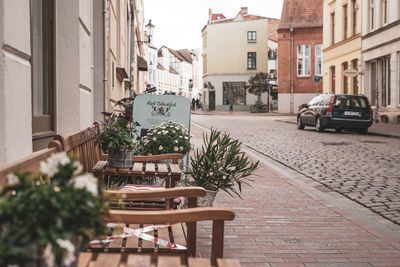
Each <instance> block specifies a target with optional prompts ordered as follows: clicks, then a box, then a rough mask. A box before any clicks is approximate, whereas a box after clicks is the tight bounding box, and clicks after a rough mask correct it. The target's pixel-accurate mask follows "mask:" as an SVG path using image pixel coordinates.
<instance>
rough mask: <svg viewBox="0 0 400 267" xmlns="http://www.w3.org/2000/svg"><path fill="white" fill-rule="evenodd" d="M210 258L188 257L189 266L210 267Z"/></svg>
mask: <svg viewBox="0 0 400 267" xmlns="http://www.w3.org/2000/svg"><path fill="white" fill-rule="evenodd" d="M210 266H211V262H210V259H205V258H188V267H210Z"/></svg>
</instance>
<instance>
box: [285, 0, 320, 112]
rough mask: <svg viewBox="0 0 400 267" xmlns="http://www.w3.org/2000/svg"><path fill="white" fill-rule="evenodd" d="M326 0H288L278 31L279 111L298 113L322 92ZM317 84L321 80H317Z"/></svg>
mask: <svg viewBox="0 0 400 267" xmlns="http://www.w3.org/2000/svg"><path fill="white" fill-rule="evenodd" d="M322 1H323V0H315V1H308V0H285V1H284V4H283V9H282V16H281V22H280V25H279V28H278V62H279V66H278V86H279V89H278V111H279V112H282V113H295V112H297V107H298V106H299V105H301V104H303V103H308V102H309V101H310V100H311V99H312V98H313V97H314V96H315V95H316V94H318V93H321V92H322V81H319V82H318V83H316V82H314V78H315V77H316V76H317V77H322V5H323V2H322ZM317 80H318V78H317Z"/></svg>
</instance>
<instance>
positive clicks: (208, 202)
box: [197, 189, 218, 207]
mask: <svg viewBox="0 0 400 267" xmlns="http://www.w3.org/2000/svg"><path fill="white" fill-rule="evenodd" d="M205 190H206V195H205V196H204V197H198V198H197V207H212V206H213V203H214V200H215V196H216V195H217V193H218V191H211V190H207V189H205Z"/></svg>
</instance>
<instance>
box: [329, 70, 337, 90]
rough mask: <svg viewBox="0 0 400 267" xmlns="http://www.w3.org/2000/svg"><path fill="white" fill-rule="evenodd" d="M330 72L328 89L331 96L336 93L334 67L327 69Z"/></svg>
mask: <svg viewBox="0 0 400 267" xmlns="http://www.w3.org/2000/svg"><path fill="white" fill-rule="evenodd" d="M329 72H330V75H329V76H330V87H331V92H332V94H335V93H336V66H335V65H332V66H330V67H329Z"/></svg>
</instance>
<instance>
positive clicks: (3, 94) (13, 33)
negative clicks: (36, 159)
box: [0, 0, 32, 166]
mask: <svg viewBox="0 0 400 267" xmlns="http://www.w3.org/2000/svg"><path fill="white" fill-rule="evenodd" d="M0 25H1V26H0V166H2V165H4V164H6V163H8V162H11V161H14V160H17V159H19V158H22V157H24V156H27V155H29V154H30V153H31V152H32V113H31V110H32V105H31V65H30V62H29V60H30V58H31V46H30V10H29V1H25V0H2V1H0Z"/></svg>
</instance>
